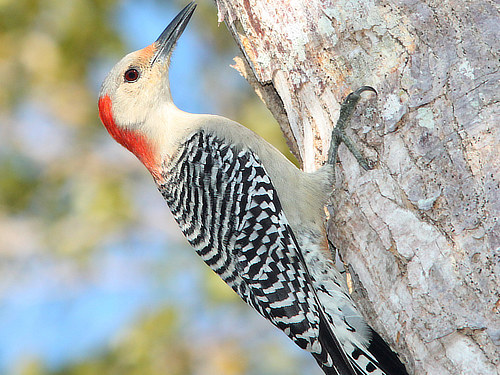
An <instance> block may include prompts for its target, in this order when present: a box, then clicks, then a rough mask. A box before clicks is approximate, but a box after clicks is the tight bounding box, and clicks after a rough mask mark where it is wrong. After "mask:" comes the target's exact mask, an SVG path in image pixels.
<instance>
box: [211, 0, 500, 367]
mask: <svg viewBox="0 0 500 375" xmlns="http://www.w3.org/2000/svg"><path fill="white" fill-rule="evenodd" d="M216 2H217V6H218V11H219V21H225V22H226V24H227V26H228V28H229V30H230V31H231V33H232V34H233V36H234V38H235V40H236V42H237V43H238V44H239V46H240V47H241V51H242V54H243V58H240V59H237V64H236V67H237V69H238V70H239V71H240V72H241V73H242V74H243V75H244V76H245V77H246V78H247V79H248V81H249V82H250V84H251V85H252V86H253V87H254V89H255V90H256V91H257V93H259V95H260V96H261V97H262V99H263V100H264V101H265V103H266V104H267V105H268V107H269V108H270V110H271V111H272V113H273V114H274V115H275V117H276V119H277V120H278V122H279V124H280V126H281V128H282V130H283V132H284V134H285V136H286V137H287V139H288V141H289V144H290V147H291V149H292V151H293V152H294V153H295V155H296V156H297V157H298V159H299V160H300V162H301V163H302V165H303V168H304V169H305V170H307V171H311V170H314V169H316V168H317V167H318V166H319V165H321V164H322V163H323V162H324V160H325V158H326V154H327V151H328V146H329V142H330V135H331V129H332V126H333V124H334V123H335V121H336V119H337V117H338V110H339V107H340V105H339V103H340V102H341V101H342V99H343V98H344V97H345V96H346V95H347V94H348V93H349V92H351V91H353V90H355V89H357V88H358V87H360V86H362V85H370V86H373V87H375V88H376V89H377V91H378V93H379V95H378V97H377V98H376V99H366V100H364V101H362V103H361V104H360V105H359V108H358V110H357V111H356V113H355V115H354V117H353V121H352V126H351V136H352V137H353V139H354V140H355V141H356V142H357V144H358V145H360V147H361V148H362V149H363V151H364V152H365V154H366V155H367V156H368V157H369V158H370V159H372V160H374V161H376V166H375V168H374V169H373V170H371V171H368V172H365V171H363V170H361V169H360V167H359V165H358V164H357V162H356V160H355V159H354V158H353V157H352V155H351V154H350V153H349V152H348V151H347V149H346V148H345V147H344V146H341V149H340V151H339V160H340V164H339V165H338V167H337V183H336V189H335V191H334V194H333V197H332V208H331V213H332V215H331V220H330V226H329V234H330V237H331V239H332V241H333V242H334V243H335V245H336V247H337V248H338V249H339V251H340V253H341V255H342V258H343V261H344V262H345V263H346V264H347V266H348V268H349V270H350V274H351V277H352V280H353V284H354V293H353V295H354V298H355V299H356V301H357V303H358V305H359V306H360V307H361V309H362V310H363V312H364V314H365V316H366V317H367V319H368V321H369V322H370V323H371V324H372V326H373V327H374V328H375V329H376V330H377V331H378V332H379V333H380V334H381V335H382V336H383V337H384V338H385V339H386V340H387V342H388V343H390V344H391V346H392V347H393V348H394V349H395V350H396V351H397V352H398V353H400V355H401V357H402V359H403V360H404V361H405V362H406V363H407V365H408V369H409V370H410V372H413V373H415V374H488V375H489V374H495V373H497V372H498V371H499V361H500V360H499V359H500V353H499V348H500V296H499V285H500V283H499V275H500V250H499V249H500V226H499V223H498V216H499V212H500V193H499V192H500V188H499V164H500V158H499V143H500V124H499V123H500V121H499V104H498V103H499V96H500V85H499V81H500V73H499V51H500V42H499V41H500V16H499V9H498V3H497V2H495V1H494V0H477V1H467V0H465V1H454V0H443V1H440V2H435V1H431V0H399V1H398V0H368V1H360V0H337V1H331V0H323V1H320V0H310V1H304V0H269V1H262V0H216ZM366 96H367V97H369V96H370V95H366Z"/></svg>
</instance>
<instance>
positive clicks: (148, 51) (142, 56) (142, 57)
mask: <svg viewBox="0 0 500 375" xmlns="http://www.w3.org/2000/svg"><path fill="white" fill-rule="evenodd" d="M155 51H156V47H155V44H154V43H153V44H150V45H149V46H147V47H145V48H143V49H141V50H139V51H138V52H139V53H138V56H137V58H138V60H139V61H140V63H141V65H142V64H147V63H149V62H150V61H151V58H152V57H153V54H154V53H155Z"/></svg>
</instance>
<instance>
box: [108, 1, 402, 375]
mask: <svg viewBox="0 0 500 375" xmlns="http://www.w3.org/2000/svg"><path fill="white" fill-rule="evenodd" d="M195 7H196V4H195V3H194V2H192V3H190V4H188V5H187V6H186V7H185V8H184V9H183V10H182V11H181V12H180V13H179V14H178V15H177V16H176V17H175V18H174V20H173V21H172V22H171V23H170V24H169V25H168V26H167V28H166V29H165V30H164V31H163V32H162V34H161V35H160V36H159V37H158V39H157V40H156V41H155V42H154V43H153V44H151V45H149V46H148V47H146V48H144V49H141V50H139V51H135V52H132V53H130V54H128V55H126V56H125V57H124V58H123V59H122V60H121V61H119V62H118V63H117V64H116V65H115V66H114V67H113V68H112V70H111V71H110V73H109V74H108V76H107V78H106V79H105V80H104V82H103V85H102V88H101V92H100V95H99V115H100V118H101V121H102V123H103V124H104V126H105V127H106V129H107V131H108V132H109V134H110V135H111V136H112V137H113V138H114V139H115V140H116V141H117V142H118V143H120V144H121V145H122V146H124V147H125V148H127V149H128V150H129V151H131V152H132V153H134V154H135V155H136V156H137V158H138V159H139V160H140V161H141V162H142V163H143V164H144V166H145V167H146V168H147V169H148V170H149V172H150V173H151V175H152V176H153V179H154V181H155V182H156V185H157V187H158V189H159V191H160V193H161V194H162V195H163V197H164V198H165V200H166V202H167V204H168V206H169V208H170V210H171V211H172V214H173V216H174V217H175V220H176V221H177V223H178V224H179V226H180V228H181V230H182V232H183V233H184V235H185V236H186V238H187V240H188V241H189V243H190V244H191V245H192V246H193V247H194V249H195V250H196V252H197V253H198V254H199V255H200V256H201V258H202V259H203V260H204V261H205V263H206V264H207V265H208V266H209V267H210V268H212V270H213V271H215V272H216V273H217V274H218V275H219V276H220V277H221V278H222V279H223V280H224V281H225V282H226V283H227V284H228V285H229V286H230V287H231V288H232V289H233V290H234V291H235V292H236V293H237V294H238V295H239V296H240V297H241V298H242V299H243V300H244V301H245V302H246V303H248V304H249V305H250V306H251V307H253V308H254V309H255V310H256V311H257V312H258V313H259V314H260V315H262V316H263V317H265V318H266V319H267V320H269V321H270V322H271V323H272V324H273V325H275V326H276V327H277V328H279V329H280V330H282V331H283V332H284V333H285V334H286V335H287V336H288V337H290V338H291V339H292V340H293V341H294V342H295V343H296V344H297V345H298V346H299V347H300V348H302V349H305V350H307V351H309V352H310V353H311V354H312V355H313V356H314V358H315V359H316V361H317V362H318V364H319V366H320V367H321V368H322V370H323V371H324V373H325V374H327V375H330V374H331V375H333V374H342V375H361V374H363V375H366V374H377V375H382V374H386V375H395V374H398V375H401V374H407V372H406V370H405V368H404V366H403V365H402V363H401V362H400V361H399V359H398V357H397V355H396V354H395V353H394V352H393V351H392V350H391V349H390V348H389V346H388V345H387V344H386V343H385V342H384V341H383V340H382V338H381V337H380V336H379V335H378V334H377V333H376V332H375V331H374V330H372V329H371V328H370V327H369V326H368V325H367V323H366V322H365V321H364V319H363V317H362V316H361V314H360V313H359V312H358V310H357V308H356V306H355V304H354V302H353V301H352V299H351V297H350V295H349V292H348V289H347V286H346V282H345V279H344V278H343V277H342V275H341V273H340V272H339V271H338V270H337V268H335V267H334V264H333V262H332V259H331V255H330V252H329V249H328V241H327V237H326V228H325V220H326V219H325V212H324V207H325V205H326V204H327V201H328V199H329V196H330V193H331V190H332V183H333V179H334V164H335V160H336V153H337V147H338V145H339V144H340V143H341V142H344V143H346V145H347V146H348V147H349V148H350V149H351V150H353V151H354V153H355V156H357V158H358V159H360V161H362V162H364V161H363V160H364V159H363V158H362V156H361V155H360V154H359V153H358V155H356V150H355V148H354V146H353V145H352V143H351V142H349V140H348V139H347V138H346V136H345V134H344V132H343V128H344V127H345V125H346V123H347V122H348V120H349V117H350V114H351V113H352V109H353V108H354V106H355V104H356V102H357V101H358V100H359V98H360V94H361V93H362V92H363V91H367V90H370V91H374V89H372V88H370V87H366V86H365V87H362V88H361V89H359V90H358V91H357V92H355V93H352V94H351V95H349V96H348V98H347V100H346V102H344V104H343V106H342V110H341V116H340V120H339V122H338V123H337V126H336V127H335V130H334V133H333V137H332V139H333V140H332V147H331V150H330V157H329V163H327V164H326V165H325V166H323V167H322V168H320V169H319V170H317V171H316V172H313V173H306V172H303V171H301V170H300V169H298V168H297V167H295V166H294V165H293V164H292V163H291V162H289V161H288V160H287V159H286V158H285V157H284V156H283V155H282V154H281V153H280V152H279V151H278V150H277V149H275V148H274V147H273V146H271V145H270V144H269V143H267V142H266V141H264V140H263V139H262V138H261V137H259V136H258V135H256V134H255V133H253V132H252V131H250V130H248V129H247V128H245V127H243V126H242V125H240V124H238V123H236V122H234V121H231V120H229V119H227V118H224V117H220V116H215V115H206V114H203V115H202V114H191V113H187V112H184V111H182V110H180V109H178V108H177V107H176V106H175V105H174V103H173V101H172V96H171V93H170V88H169V81H168V69H169V65H170V57H171V54H172V50H173V48H174V46H175V44H176V43H177V41H178V39H179V37H180V35H181V34H182V32H183V31H184V29H185V27H186V25H187V24H188V22H189V20H190V18H191V16H192V14H193V12H194V10H195ZM363 166H364V167H365V169H368V168H369V165H368V164H365V165H363Z"/></svg>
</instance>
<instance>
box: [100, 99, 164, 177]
mask: <svg viewBox="0 0 500 375" xmlns="http://www.w3.org/2000/svg"><path fill="white" fill-rule="evenodd" d="M99 117H100V118H101V121H102V123H103V124H104V126H105V127H106V129H107V130H108V133H109V134H110V135H111V136H112V137H113V138H114V139H115V141H117V142H118V143H119V144H121V145H122V146H123V147H125V148H126V149H128V150H129V151H131V152H132V153H133V154H134V155H135V156H137V158H138V159H139V160H140V161H141V162H142V164H144V165H145V166H146V168H147V169H148V170H149V171H150V172H151V174H153V175H154V176H159V168H158V167H159V163H158V161H157V160H156V157H155V153H154V149H153V146H152V145H151V143H150V142H148V140H147V138H146V137H145V136H144V135H143V134H141V133H139V132H137V131H133V130H129V129H121V128H120V127H119V126H117V125H116V123H115V120H114V119H113V112H112V109H111V98H110V97H109V96H108V95H104V96H103V97H101V98H99Z"/></svg>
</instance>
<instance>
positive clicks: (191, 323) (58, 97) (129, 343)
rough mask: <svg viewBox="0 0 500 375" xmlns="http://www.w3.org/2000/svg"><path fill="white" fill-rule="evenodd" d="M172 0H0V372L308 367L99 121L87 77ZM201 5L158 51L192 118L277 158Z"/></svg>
mask: <svg viewBox="0 0 500 375" xmlns="http://www.w3.org/2000/svg"><path fill="white" fill-rule="evenodd" d="M185 2H186V1H183V2H177V1H168V0H164V1H155V0H146V1H140V2H139V1H131V0H124V1H118V0H0V374H7V375H18V374H19V375H42V374H43V375H48V374H54V375H55V374H58V375H59V374H78V375H85V374H104V375H107V374H120V375H123V374H127V375H128V374H145V375H155V374H162V375H182V374H216V375H232V374H235V375H236V374H249V375H250V374H252V375H266V374H278V375H279V374H283V375H284V374H287V375H290V374H291V375H293V374H297V375H299V374H319V373H320V372H319V370H318V369H317V368H316V365H315V363H314V362H313V360H312V358H310V356H309V355H308V354H306V353H303V352H302V351H300V350H299V349H298V348H296V347H295V346H294V344H293V343H292V342H291V341H290V340H288V339H287V338H286V337H285V336H284V335H283V334H282V333H281V332H279V331H278V330H277V329H275V328H273V327H272V326H271V325H270V324H269V323H267V322H266V321H265V320H264V319H263V318H261V317H260V316H258V315H257V313H255V312H253V311H252V310H250V308H248V307H247V306H246V305H244V304H243V302H241V301H240V300H239V298H238V297H237V296H236V295H235V294H234V293H233V292H232V291H231V290H230V289H229V288H228V287H227V286H226V285H225V284H223V283H222V281H220V280H219V279H218V277H216V276H215V275H213V274H212V272H211V271H210V270H209V269H208V267H207V266H205V264H204V263H203V262H202V261H201V259H200V258H198V256H197V255H196V254H195V252H194V251H193V250H192V249H191V248H190V247H189V246H188V245H187V243H186V241H185V240H184V239H183V237H182V236H181V234H180V231H179V229H178V228H177V226H176V224H175V223H174V221H173V219H172V217H171V215H170V212H169V211H168V208H167V206H166V204H165V203H164V201H163V199H162V197H161V196H160V194H159V193H158V192H157V191H156V188H155V185H154V183H153V181H152V178H151V176H150V175H149V174H148V172H147V171H146V169H145V168H144V167H143V166H142V165H141V164H140V163H139V162H138V161H137V160H136V159H135V157H134V156H133V155H132V154H130V153H129V152H128V151H126V150H125V149H123V148H122V147H121V146H119V145H118V144H117V143H115V142H114V141H113V140H112V139H111V137H109V135H108V134H107V133H106V131H105V129H104V127H103V126H102V125H101V123H100V121H99V119H98V114H97V96H98V92H99V88H100V83H101V82H102V80H103V79H104V77H105V76H106V74H107V72H108V71H109V69H110V68H111V67H112V66H113V65H114V64H115V62H116V61H117V60H119V59H120V58H121V57H122V56H123V55H124V54H125V53H127V52H130V51H132V50H136V49H139V48H143V47H145V46H146V45H148V44H150V43H152V42H153V41H154V40H155V39H156V38H157V36H158V35H159V34H160V33H161V31H162V30H163V29H164V27H165V26H166V25H167V24H168V23H169V22H170V20H171V19H172V18H173V17H174V16H175V15H176V14H177V12H178V11H179V10H180V9H181V7H183V6H184V5H185ZM237 53H238V51H237V49H236V46H235V44H234V42H233V41H232V39H231V38H230V36H229V33H228V32H227V30H226V27H225V25H224V24H222V25H218V24H217V15H216V9H215V5H214V4H213V2H212V1H208V0H200V1H199V6H198V9H197V11H196V13H195V15H194V17H193V19H192V22H191V24H190V25H189V26H188V29H187V30H186V32H185V33H184V35H183V36H182V37H181V40H180V43H179V44H178V46H177V49H176V51H175V52H174V56H173V59H172V67H171V70H170V76H171V89H172V93H173V96H174V100H175V102H176V103H177V105H178V106H179V107H180V108H181V109H183V110H186V111H190V112H205V113H217V114H222V115H225V116H227V117H230V118H233V119H235V120H237V121H239V122H241V123H243V124H245V125H252V126H253V129H254V130H255V131H257V132H258V133H260V134H261V135H262V136H264V137H266V138H267V139H268V140H270V141H271V142H272V143H274V144H275V145H277V147H278V148H280V149H281V150H283V151H286V146H285V142H284V140H283V138H282V135H281V133H280V131H279V128H278V125H277V124H276V123H275V122H274V120H273V119H272V117H271V115H270V114H269V113H268V111H267V109H266V108H265V107H264V105H263V104H262V103H261V102H260V101H259V99H258V98H257V97H256V96H255V95H254V93H253V92H252V91H251V90H250V87H249V86H248V85H247V83H246V82H245V81H244V80H243V78H241V77H240V76H239V74H238V73H237V72H236V71H235V70H234V69H232V68H230V65H231V64H232V63H233V62H232V58H233V57H234V56H235V55H236V54H237Z"/></svg>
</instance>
